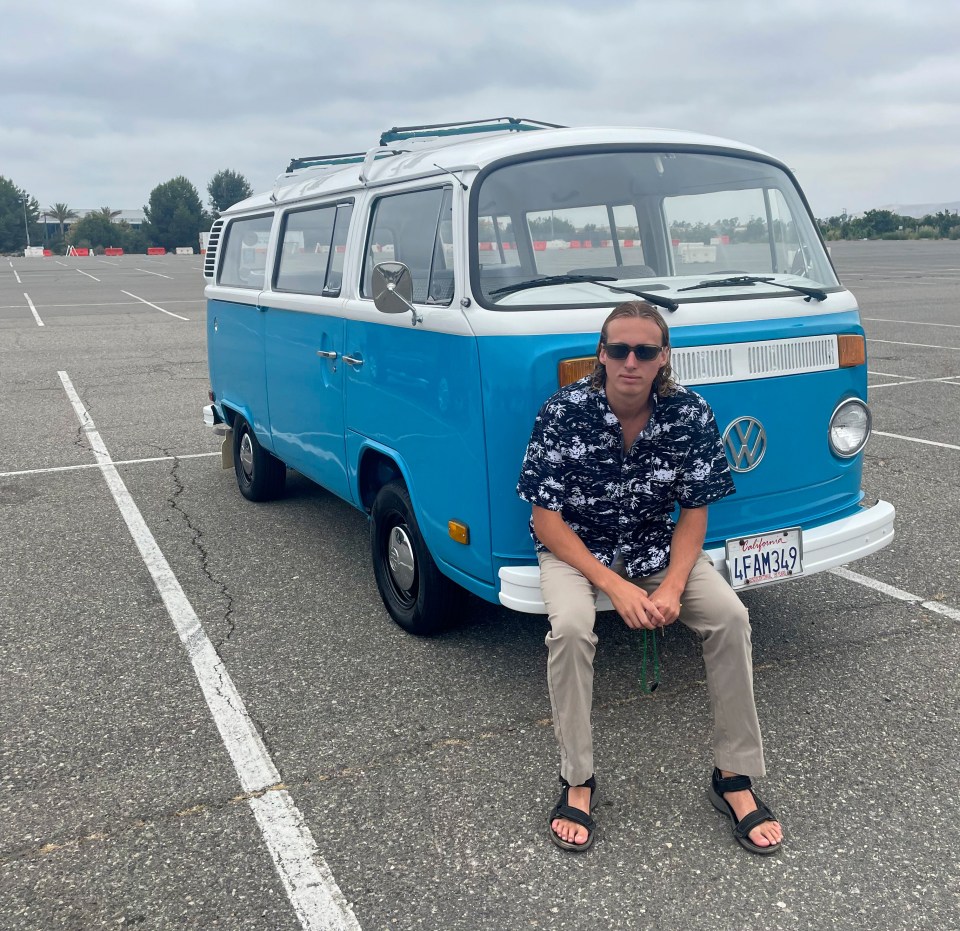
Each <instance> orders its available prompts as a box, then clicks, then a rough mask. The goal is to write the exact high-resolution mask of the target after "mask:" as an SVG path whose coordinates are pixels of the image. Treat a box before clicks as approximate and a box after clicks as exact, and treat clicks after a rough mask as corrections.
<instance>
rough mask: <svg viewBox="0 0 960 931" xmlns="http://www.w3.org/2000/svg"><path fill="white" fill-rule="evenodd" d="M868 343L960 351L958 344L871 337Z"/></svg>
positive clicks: (868, 338)
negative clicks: (906, 341)
mask: <svg viewBox="0 0 960 931" xmlns="http://www.w3.org/2000/svg"><path fill="white" fill-rule="evenodd" d="M867 342H868V343H890V345H891V346H919V347H920V348H921V349H947V350H949V351H950V352H960V346H931V345H930V343H905V342H903V341H901V340H899V339H871V338H870V337H869V336H868V337H867Z"/></svg>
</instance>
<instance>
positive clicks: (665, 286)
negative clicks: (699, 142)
mask: <svg viewBox="0 0 960 931" xmlns="http://www.w3.org/2000/svg"><path fill="white" fill-rule="evenodd" d="M473 211H474V212H473V217H472V223H473V224H474V229H473V237H472V249H473V254H472V261H471V267H472V274H473V277H474V292H475V293H476V294H478V295H479V296H480V299H481V303H483V304H484V305H485V306H488V307H496V308H500V309H512V308H517V309H520V308H524V309H526V308H531V307H563V306H571V305H575V306H584V305H590V304H597V305H609V304H610V302H611V298H613V299H616V295H615V294H614V293H613V292H612V291H611V289H610V288H609V287H605V286H604V282H612V283H613V284H614V285H616V286H618V287H629V288H633V289H636V290H642V291H644V292H647V293H648V294H656V295H658V296H661V297H663V298H664V299H666V300H669V301H670V302H671V303H672V302H673V301H678V302H680V304H681V305H682V304H683V303H684V302H689V301H711V300H713V301H715V300H724V299H727V298H729V297H731V296H737V297H743V296H748V297H760V296H763V297H764V298H767V297H771V296H774V295H782V296H791V295H792V296H794V297H796V296H797V294H798V293H807V292H806V291H801V289H810V288H812V289H814V290H815V291H816V292H817V294H818V296H819V295H820V294H821V293H822V291H823V290H824V289H831V288H837V287H839V283H838V281H837V279H836V276H835V275H834V273H833V269H832V268H831V266H830V263H829V261H828V259H827V257H826V254H825V253H824V250H823V246H822V244H821V242H820V238H819V236H818V235H817V233H816V230H815V227H814V225H813V221H812V220H811V218H810V215H809V213H808V211H807V209H806V207H805V205H804V203H803V200H802V199H801V197H800V195H799V193H798V191H797V189H796V186H795V184H794V183H793V181H792V180H791V178H790V177H789V176H788V175H787V174H786V172H784V171H783V170H782V169H781V168H779V167H777V166H776V165H773V164H770V163H769V162H765V161H760V160H757V159H754V158H749V157H745V156H730V155H715V154H708V153H701V152H695V151H683V152H667V151H663V152H649V151H633V152H629V151H627V152H623V151H616V152H611V151H605V152H591V153H586V154H577V155H561V156H556V157H549V158H539V159H534V160H531V161H524V162H517V163H513V164H508V165H505V166H504V167H502V168H497V169H495V170H494V171H492V172H490V173H489V174H488V175H486V176H485V177H484V178H483V180H482V181H481V184H480V187H479V188H478V190H477V191H476V192H475V193H474V197H473ZM591 279H595V280H591ZM597 279H599V280H597ZM711 279H714V281H715V282H716V286H714V284H713V283H711V284H709V285H708V286H706V287H703V288H699V287H694V286H697V285H700V284H701V283H702V282H711ZM790 285H794V286H795V287H794V288H791V287H789V286H790ZM685 289H686V290H685ZM628 297H629V295H626V296H624V298H623V299H624V300H626V299H628Z"/></svg>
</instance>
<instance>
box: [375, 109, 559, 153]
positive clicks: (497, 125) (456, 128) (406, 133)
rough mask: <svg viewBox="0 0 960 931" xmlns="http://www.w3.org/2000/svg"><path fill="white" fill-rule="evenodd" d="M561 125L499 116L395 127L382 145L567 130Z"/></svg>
mask: <svg viewBox="0 0 960 931" xmlns="http://www.w3.org/2000/svg"><path fill="white" fill-rule="evenodd" d="M565 128H566V127H564V126H561V125H560V124H559V123H544V122H542V121H540V120H527V119H517V118H516V117H513V116H497V117H493V118H492V119H489V120H468V121H466V122H461V123H433V124H432V125H429V126H394V127H393V129H388V130H387V131H386V132H384V133H381V134H380V145H383V146H386V145H390V143H392V142H401V141H403V140H404V139H427V138H431V137H436V136H462V135H469V134H471V133H502V132H528V131H530V130H535V129H565Z"/></svg>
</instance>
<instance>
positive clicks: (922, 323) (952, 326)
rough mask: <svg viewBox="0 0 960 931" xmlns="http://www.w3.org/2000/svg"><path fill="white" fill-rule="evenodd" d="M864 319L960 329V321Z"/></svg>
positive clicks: (865, 318) (876, 321)
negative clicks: (930, 321)
mask: <svg viewBox="0 0 960 931" xmlns="http://www.w3.org/2000/svg"><path fill="white" fill-rule="evenodd" d="M861 319H862V320H870V321H872V322H874V323H906V324H908V325H910V326H945V327H950V328H951V329H954V330H960V323H925V322H924V321H923V320H890V319H888V318H887V317H862V318H861Z"/></svg>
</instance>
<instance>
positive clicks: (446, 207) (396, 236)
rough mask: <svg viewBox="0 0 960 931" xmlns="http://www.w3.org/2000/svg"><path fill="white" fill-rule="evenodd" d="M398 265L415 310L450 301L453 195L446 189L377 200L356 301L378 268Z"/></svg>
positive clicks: (368, 293) (369, 292)
mask: <svg viewBox="0 0 960 931" xmlns="http://www.w3.org/2000/svg"><path fill="white" fill-rule="evenodd" d="M391 261H396V262H403V263H404V264H405V265H406V266H407V267H408V268H409V269H410V274H411V275H412V277H413V300H414V301H415V302H416V303H418V304H449V303H450V301H452V300H453V195H452V192H451V189H450V188H449V187H444V188H433V189H431V190H428V191H411V192H409V193H405V194H394V195H391V196H389V197H381V198H379V199H378V200H377V201H376V203H375V204H374V205H373V220H372V221H371V224H370V236H369V239H368V241H367V255H366V261H365V262H364V268H363V286H362V289H361V292H360V293H361V295H362V296H363V297H372V296H373V291H372V288H371V285H370V278H371V275H372V273H373V267H374V266H375V265H377V264H378V263H380V262H391Z"/></svg>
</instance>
